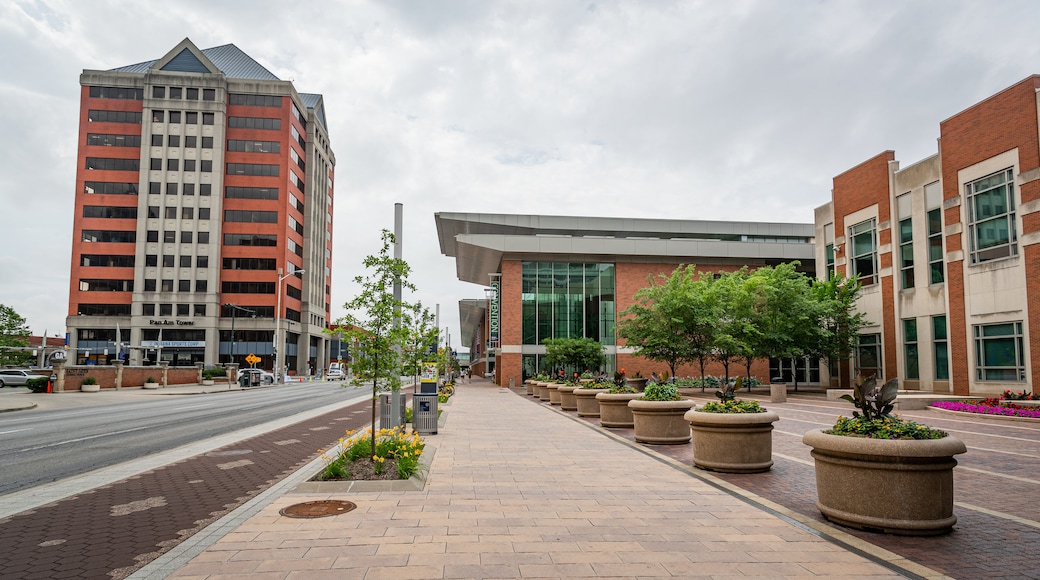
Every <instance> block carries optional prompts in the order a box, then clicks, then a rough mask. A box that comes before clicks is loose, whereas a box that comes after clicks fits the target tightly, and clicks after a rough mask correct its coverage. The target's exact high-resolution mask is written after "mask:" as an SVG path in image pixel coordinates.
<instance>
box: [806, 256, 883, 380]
mask: <svg viewBox="0 0 1040 580" xmlns="http://www.w3.org/2000/svg"><path fill="white" fill-rule="evenodd" d="M861 287H862V284H860V282H859V280H857V279H855V278H851V279H850V278H844V277H837V276H836V277H834V278H831V279H830V280H816V281H814V282H813V285H812V288H811V290H810V293H811V294H812V297H813V299H814V300H815V301H816V304H817V315H818V318H817V322H816V324H815V327H816V328H817V329H818V332H817V333H816V335H815V337H814V339H813V340H812V341H811V344H810V346H809V349H808V352H809V353H810V354H811V355H812V356H814V357H816V358H818V359H822V360H826V361H827V366H828V368H829V369H830V371H831V376H834V375H835V374H838V372H837V371H838V369H839V368H840V364H841V361H847V360H849V359H851V358H852V355H853V353H854V352H855V351H856V341H857V337H858V336H859V331H860V329H861V328H863V327H864V326H866V325H867V324H869V322H868V321H867V317H866V315H865V314H864V313H862V312H857V311H856V298H857V297H858V295H859V290H860V288H861ZM841 380H842V382H844V377H842V379H841Z"/></svg>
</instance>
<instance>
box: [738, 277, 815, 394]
mask: <svg viewBox="0 0 1040 580" xmlns="http://www.w3.org/2000/svg"><path fill="white" fill-rule="evenodd" d="M797 266H798V262H790V263H785V264H779V265H777V266H775V267H765V268H760V269H758V270H756V271H755V272H753V273H752V274H751V275H750V276H749V277H748V279H747V285H748V291H749V292H750V293H751V300H752V311H751V316H752V318H751V322H752V324H753V325H754V327H755V328H756V329H757V330H758V333H757V336H756V337H755V339H756V340H755V341H754V344H753V345H752V349H751V353H750V354H749V356H748V357H747V361H746V363H747V367H748V379H749V380H750V379H751V361H752V360H753V359H755V358H775V359H781V360H782V359H797V358H802V357H804V356H806V355H807V354H809V352H810V350H811V349H812V346H813V344H815V343H816V342H817V340H816V336H817V334H818V331H819V330H818V329H819V327H818V325H817V322H818V320H819V318H820V309H819V302H818V301H817V300H815V299H814V297H813V295H812V293H811V291H810V290H811V285H812V280H811V279H810V278H808V277H807V276H805V275H804V274H802V273H800V272H798V271H797V269H796V268H797ZM797 388H798V380H797V375H796V378H795V390H797Z"/></svg>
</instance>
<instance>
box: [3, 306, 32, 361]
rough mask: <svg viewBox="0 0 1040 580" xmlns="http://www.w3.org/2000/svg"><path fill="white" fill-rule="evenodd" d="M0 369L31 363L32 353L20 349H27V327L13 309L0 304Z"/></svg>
mask: <svg viewBox="0 0 1040 580" xmlns="http://www.w3.org/2000/svg"><path fill="white" fill-rule="evenodd" d="M0 347H9V348H0V367H2V366H8V365H11V366H24V365H27V364H29V363H30V362H31V361H32V353H31V352H29V351H26V350H9V349H22V348H28V347H29V326H28V324H27V323H26V321H25V319H24V318H22V317H21V315H19V314H18V313H17V312H15V310H14V308H11V307H10V306H6V305H4V304H0Z"/></svg>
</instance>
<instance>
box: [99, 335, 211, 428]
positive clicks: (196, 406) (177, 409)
mask: <svg viewBox="0 0 1040 580" xmlns="http://www.w3.org/2000/svg"><path fill="white" fill-rule="evenodd" d="M113 336H114V335H113ZM216 406H217V405H216V404H210V405H188V406H187V407H174V408H173V409H170V410H171V411H183V410H185V409H205V408H207V407H216Z"/></svg>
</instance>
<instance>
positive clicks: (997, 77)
mask: <svg viewBox="0 0 1040 580" xmlns="http://www.w3.org/2000/svg"><path fill="white" fill-rule="evenodd" d="M315 7H317V8H315ZM1038 17H1040V3H1037V2H1035V1H1021V2H1002V1H993V0H991V1H987V2H955V1H950V0H941V1H939V0H937V1H919V2H888V1H878V0H869V1H863V2H856V1H840V2H808V1H804V2H796V1H794V0H786V1H782V2H781V1H776V0H763V1H753V0H744V1H732V0H727V1H721V0H719V1H712V2H664V1H652V2H651V1H648V2H602V3H596V2H588V1H585V2H566V1H563V0H545V1H540V2H539V1H523V2H490V1H483V0H474V1H458V2H434V1H419V0H416V1H414V2H408V1H395V2H364V1H360V0H357V1H342V2H284V1H274V0H264V1H257V0H248V1H245V0H243V1H237V0H236V1H213V0H205V1H202V0H198V1H195V0H183V1H177V0H174V1H170V2H141V1H121V0H110V1H107V2H81V1H79V0H39V1H23V0H15V1H14V2H11V1H8V2H4V3H2V4H0V54H3V55H4V58H3V59H2V60H0V131H2V134H3V135H4V137H5V138H4V139H2V140H0V168H2V171H0V201H2V203H3V207H4V208H5V209H6V211H5V212H4V216H3V219H0V248H2V250H0V303H3V304H6V305H9V306H13V307H14V308H15V310H17V311H18V312H19V313H20V314H22V315H23V316H25V317H26V318H27V319H28V321H29V324H30V326H31V328H32V330H33V331H34V333H36V334H39V333H41V332H43V331H44V330H45V329H46V330H47V331H48V332H49V334H51V335H54V334H55V333H63V332H64V324H65V314H66V312H67V309H68V288H69V263H70V254H71V230H72V217H73V215H72V214H73V207H72V203H73V197H74V190H75V156H76V139H77V113H78V110H79V82H78V81H79V74H80V73H81V71H82V70H83V69H110V68H115V67H119V66H124V65H128V64H132V63H137V62H141V61H147V60H152V59H157V58H160V57H162V56H163V55H164V54H166V52H168V51H169V50H170V49H172V48H173V47H174V46H175V45H176V44H177V43H178V42H179V41H180V40H182V39H183V38H184V37H188V38H190V39H191V40H192V41H193V42H194V43H195V44H196V45H197V46H199V48H209V47H212V46H218V45H222V44H227V43H234V44H235V45H237V46H238V47H239V48H241V49H242V50H243V51H245V52H246V53H248V54H249V55H250V56H252V57H253V58H254V59H256V60H257V61H258V62H260V63H261V64H262V65H264V66H265V67H267V68H268V69H269V70H271V71H272V72H273V73H274V74H276V75H277V76H279V77H280V78H282V79H286V80H292V81H293V82H294V83H295V85H296V88H297V90H299V91H301V92H315V93H322V94H324V96H325V107H326V113H327V117H328V122H329V125H330V126H329V133H330V137H331V143H332V147H333V149H334V151H335V153H336V159H337V166H336V178H337V179H336V209H335V216H334V239H335V246H334V254H333V259H334V270H333V286H332V302H333V308H332V315H333V317H334V318H336V317H338V316H341V315H342V314H343V309H342V306H341V305H342V304H343V303H344V302H346V301H347V300H348V299H349V298H350V297H351V296H352V295H353V294H354V292H355V290H356V288H355V286H354V285H353V282H352V279H353V277H354V276H355V275H356V274H358V273H359V268H360V263H361V260H362V258H363V257H364V256H365V255H368V254H372V253H375V252H376V251H377V250H378V248H379V230H380V229H381V228H387V229H392V228H393V204H394V203H395V202H401V203H403V204H404V208H405V232H404V257H405V259H407V260H408V261H409V263H410V264H411V265H412V267H413V269H414V276H413V280H414V281H415V283H416V284H417V285H418V287H419V293H418V294H417V295H416V296H415V298H419V299H421V300H422V301H423V303H424V304H428V305H432V304H435V303H440V304H441V316H442V326H449V327H451V332H452V336H453V337H457V336H458V310H457V302H458V300H459V299H460V298H477V297H482V296H483V292H482V291H481V288H480V287H478V286H474V285H472V284H464V283H461V282H458V281H457V279H456V277H455V264H454V261H453V260H451V259H449V258H447V257H444V256H442V255H441V254H440V252H439V247H438V244H437V238H436V231H435V227H434V221H433V214H434V212H438V211H466V212H488V213H531V214H568V215H597V216H633V217H647V218H685V219H709V220H753V221H780V222H811V221H812V219H813V213H812V210H813V208H815V207H817V206H819V205H821V204H823V203H826V202H827V201H828V199H829V195H830V188H831V179H832V177H833V176H834V175H837V174H838V173H841V172H842V171H844V170H846V169H848V168H849V167H852V166H853V165H856V164H858V163H859V162H861V161H864V160H866V159H868V158H870V157H872V156H874V155H876V154H877V153H880V152H881V151H884V150H886V149H894V150H895V151H896V156H897V159H899V160H900V161H901V162H902V163H903V165H904V166H905V165H909V164H911V163H914V162H916V161H918V160H920V159H922V158H924V157H927V156H929V155H932V154H934V153H935V152H936V137H937V136H938V126H939V121H941V120H942V119H945V118H947V117H949V116H951V115H953V114H954V113H956V112H958V111H960V110H963V109H965V108H967V107H969V106H971V105H972V104H974V103H976V102H978V101H979V100H981V99H983V98H985V97H987V96H989V95H991V94H993V93H995V92H997V91H999V90H1001V89H1003V88H1005V87H1007V86H1009V85H1011V84H1013V83H1015V82H1017V81H1019V80H1021V79H1023V78H1025V77H1027V76H1029V75H1031V74H1033V73H1038V72H1040V58H1038V56H1040V55H1038V52H1040V43H1038V42H1036V31H1035V26H1036V24H1035V23H1036V22H1037V21H1038V20H1040V18H1038Z"/></svg>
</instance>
